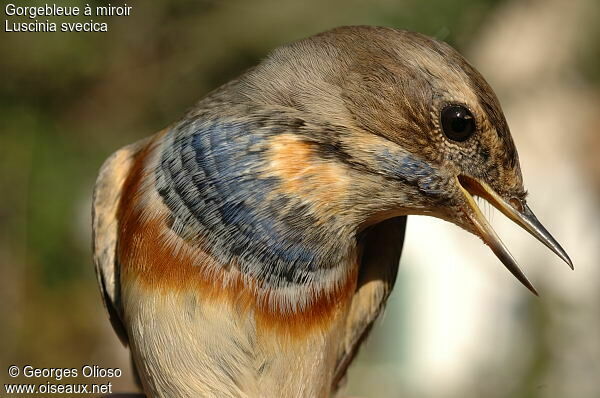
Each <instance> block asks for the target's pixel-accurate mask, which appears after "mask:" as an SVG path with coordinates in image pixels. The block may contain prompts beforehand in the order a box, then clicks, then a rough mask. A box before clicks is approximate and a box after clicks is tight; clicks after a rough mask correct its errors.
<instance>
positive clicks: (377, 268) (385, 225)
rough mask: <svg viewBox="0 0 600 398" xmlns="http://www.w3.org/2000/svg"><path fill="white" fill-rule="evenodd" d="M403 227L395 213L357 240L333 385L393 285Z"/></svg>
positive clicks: (365, 333) (383, 303) (380, 308)
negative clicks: (357, 259) (358, 253)
mask: <svg viewBox="0 0 600 398" xmlns="http://www.w3.org/2000/svg"><path fill="white" fill-rule="evenodd" d="M405 229H406V216H403V217H395V218H391V219H389V220H386V221H383V222H381V223H379V224H377V225H374V226H373V227H371V228H370V229H368V230H367V231H365V233H364V234H363V235H362V236H361V238H360V240H359V247H361V248H362V257H361V264H360V269H359V275H358V283H357V287H356V292H355V293H354V296H353V298H352V302H351V304H350V312H349V314H348V318H347V321H346V333H345V334H344V336H345V338H344V341H343V343H342V347H341V350H340V355H339V359H338V362H337V366H336V371H335V376H334V387H338V386H339V384H340V382H341V381H342V379H343V377H344V376H345V374H346V371H347V369H348V367H349V366H350V363H351V362H352V360H353V359H354V357H355V356H356V354H357V353H358V348H359V347H360V345H361V343H362V342H363V341H364V339H365V338H366V337H367V335H368V334H369V331H370V330H371V327H372V326H373V322H374V321H375V319H377V316H378V315H379V314H380V313H381V311H382V310H383V308H384V306H385V302H386V300H387V298H388V296H389V294H390V292H391V291H392V288H393V287H394V283H395V282H396V275H397V274H398V266H399V262H400V255H401V253H402V245H403V243H404V232H405Z"/></svg>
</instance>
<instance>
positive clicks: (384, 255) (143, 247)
mask: <svg viewBox="0 0 600 398" xmlns="http://www.w3.org/2000/svg"><path fill="white" fill-rule="evenodd" d="M474 196H479V197H482V198H484V199H486V200H487V201H489V202H490V203H491V204H492V205H493V206H495V207H496V208H497V209H499V210H500V211H501V212H502V213H504V214H505V215H506V216H508V217H509V218H510V219H511V220H513V221H514V222H516V223H517V224H518V225H520V226H521V227H523V228H524V229H525V230H527V231H528V232H529V233H531V234H532V235H533V236H535V237H536V238H537V239H539V240H540V241H541V242H542V243H544V244H545V245H546V246H548V247H549V248H550V249H551V250H552V251H554V252H555V253H556V254H557V255H558V256H559V257H561V258H562V259H563V260H564V261H566V262H567V263H568V264H569V265H570V266H572V264H571V261H570V260H569V258H568V256H567V254H566V253H565V251H564V250H563V249H562V248H561V247H560V246H559V244H558V243H557V242H556V241H555V240H554V239H553V238H552V236H551V235H550V234H549V233H548V232H547V231H546V230H545V229H544V227H543V226H542V224H540V222H539V221H538V220H537V219H536V217H535V216H534V215H533V213H532V212H531V210H530V209H529V207H528V206H527V204H526V192H525V189H524V187H523V181H522V176H521V170H520V167H519V160H518V156H517V150H516V148H515V145H514V143H513V140H512V138H511V135H510V131H509V128H508V125H507V123H506V120H505V118H504V115H503V113H502V110H501V109H500V104H499V103H498V100H497V98H496V96H495V95H494V93H493V91H492V89H491V88H490V87H489V85H488V84H487V83H486V82H485V80H484V79H483V78H482V77H481V75H480V74H479V73H478V72H477V71H476V70H475V69H474V68H473V67H472V66H471V65H469V64H468V63H467V62H466V61H465V60H464V59H463V58H462V57H461V56H460V55H459V54H458V53H457V52H456V51H455V50H453V49H452V48H451V47H450V46H448V45H447V44H445V43H442V42H440V41H437V40H434V39H431V38H428V37H426V36H423V35H421V34H418V33H411V32H406V31H401V30H395V29H390V28H379V27H368V26H355V27H342V28H337V29H334V30H331V31H328V32H325V33H321V34H319V35H316V36H313V37H309V38H307V39H304V40H300V41H298V42H295V43H292V44H289V45H286V46H283V47H280V48H278V49H276V50H274V51H273V52H272V53H271V54H270V55H269V56H268V57H267V58H266V59H265V60H264V61H263V62H261V63H260V64H259V65H257V66H256V67H254V68H253V69H251V70H249V71H248V72H246V73H245V74H243V75H242V76H240V77H239V78H237V79H235V80H233V81H231V82H229V83H228V84H226V85H224V86H222V87H220V88H218V89H217V90H215V91H213V92H212V93H210V94H209V95H208V96H207V97H205V98H204V99H202V100H201V101H200V102H198V103H197V104H196V105H195V106H194V107H193V109H191V110H190V111H189V112H188V113H187V114H186V115H185V116H184V117H183V118H182V119H181V120H179V121H178V122H176V123H174V124H172V125H171V126H169V127H168V128H167V129H165V130H163V131H161V132H159V133H157V134H155V135H153V136H151V137H149V138H146V139H143V140H141V141H139V142H136V143H134V144H131V145H129V146H127V147H124V148H122V149H120V150H118V151H117V152H115V153H114V154H113V155H112V156H111V157H110V158H109V159H108V160H107V161H106V162H105V163H104V165H103V166H102V169H101V170H100V174H99V177H98V181H97V184H96V188H95V193H94V204H93V206H94V209H93V211H94V217H93V224H94V225H93V227H94V260H95V263H96V269H97V271H98V280H99V284H100V287H101V290H102V293H103V297H104V300H105V304H106V306H107V309H108V312H109V314H110V318H111V321H112V323H113V326H114V328H115V330H116V332H117V334H118V335H119V336H120V338H121V339H122V341H123V342H124V343H125V344H128V345H129V347H130V349H131V353H132V357H133V360H134V362H135V365H136V367H137V370H138V372H139V376H140V380H141V383H142V386H143V390H144V392H145V394H146V395H147V396H148V397H188V396H189V397H192V396H193V397H196V396H203V397H204V396H205V397H209V396H210V397H213V396H214V397H221V396H236V397H237V396H240V397H264V396H284V397H322V396H329V395H330V394H332V393H333V392H334V391H335V390H336V389H337V387H338V385H339V383H340V380H341V379H342V377H343V376H344V374H345V372H346V369H347V367H348V366H349V364H350V363H351V362H352V359H353V358H354V356H355V354H356V352H357V349H358V347H359V346H360V344H361V342H362V341H363V340H364V338H365V337H366V335H367V334H368V332H369V330H370V329H371V326H372V324H373V321H374V320H375V319H376V318H377V315H378V314H379V313H380V311H381V309H382V308H383V306H384V304H385V302H386V300H387V297H388V295H389V293H390V291H391V290H392V288H393V285H394V281H395V278H396V274H397V269H398V262H399V258H400V254H401V248H402V242H403V238H404V230H405V223H406V216H407V215H411V214H420V215H430V216H434V217H439V218H442V219H444V220H447V221H450V222H452V223H454V224H456V225H458V226H460V227H462V228H464V229H466V230H467V231H469V232H472V233H473V234H475V235H477V236H479V237H480V238H481V239H483V241H484V242H485V243H486V244H487V245H488V246H490V248H491V249H492V250H493V252H494V253H495V254H496V255H497V256H498V258H499V259H500V261H501V262H502V263H503V264H504V265H505V266H506V267H507V268H508V270H509V271H510V272H511V273H513V274H514V275H515V276H516V277H517V278H518V279H519V280H520V281H521V282H522V283H523V284H524V285H525V286H527V287H528V288H529V289H530V290H531V291H532V292H535V290H534V288H533V286H532V285H531V283H529V281H528V280H527V278H526V277H525V276H524V275H523V273H522V272H521V271H520V269H519V268H518V266H517V265H516V262H515V261H514V259H513V258H512V256H511V255H510V254H509V252H508V250H507V249H506V248H505V246H504V245H503V244H502V242H501V241H500V239H499V238H498V236H497V235H496V234H495V232H494V230H493V229H492V228H491V227H490V225H489V223H488V222H487V221H486V219H485V218H484V216H483V215H482V213H481V211H480V210H479V208H478V206H477V204H476V203H475V201H474V199H473V197H474Z"/></svg>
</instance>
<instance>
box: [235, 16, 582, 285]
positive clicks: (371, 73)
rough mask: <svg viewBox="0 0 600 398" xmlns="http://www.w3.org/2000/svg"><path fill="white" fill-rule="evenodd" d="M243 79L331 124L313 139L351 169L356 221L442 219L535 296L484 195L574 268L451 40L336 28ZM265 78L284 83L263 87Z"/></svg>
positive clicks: (269, 98)
mask: <svg viewBox="0 0 600 398" xmlns="http://www.w3.org/2000/svg"><path fill="white" fill-rule="evenodd" d="M274 74H277V78H276V77H274ZM249 76H250V77H249V78H248V79H247V81H246V84H249V85H252V84H260V86H261V88H262V90H260V92H261V94H259V98H256V97H254V100H257V101H261V100H262V101H264V102H266V103H273V102H279V103H280V104H282V105H285V106H289V107H293V108H296V109H300V110H302V111H303V112H305V113H308V114H312V115H314V116H315V117H316V118H321V119H322V120H327V121H329V122H330V123H331V124H332V125H333V128H332V129H331V132H328V133H326V134H324V135H325V136H324V137H323V136H319V137H316V136H315V140H316V141H318V142H326V143H327V145H328V148H330V149H331V148H332V149H331V151H333V152H335V153H336V154H337V156H331V153H329V154H328V156H327V159H325V157H324V158H322V159H321V160H322V161H323V162H331V161H335V162H339V163H344V164H345V166H346V168H347V170H349V171H348V174H349V175H350V176H351V178H352V181H353V183H352V186H353V188H351V190H353V191H352V194H351V197H352V200H351V201H349V203H350V205H349V208H347V209H345V210H344V212H345V213H347V214H350V213H352V212H354V213H355V214H356V215H357V219H358V222H357V224H358V226H359V228H364V227H366V226H369V225H372V224H375V223H377V222H379V221H381V220H384V219H386V218H389V217H393V216H398V215H408V214H421V215H430V216H435V217H438V218H441V219H444V220H447V221H450V222H452V223H454V224H456V225H458V226H460V227H462V228H464V229H466V230H467V231H469V232H471V233H473V234H475V235H477V236H478V237H480V238H481V239H482V240H483V241H484V242H485V244H487V245H488V246H489V247H490V248H491V249H492V250H493V252H494V253H495V254H496V255H497V256H498V258H499V259H500V260H501V262H502V263H503V264H504V265H505V266H506V267H507V268H508V270H509V271H510V272H511V273H512V274H513V275H514V276H515V277H517V279H518V280H519V281H520V282H521V283H523V284H524V285H525V286H526V287H527V288H529V289H530V290H531V291H532V292H533V293H536V292H535V289H534V288H533V286H532V285H531V283H530V282H529V281H528V280H527V278H526V277H525V275H524V274H523V273H522V272H521V270H520V269H519V267H518V265H517V263H516V261H515V260H514V259H513V257H512V256H511V254H510V253H509V251H508V250H507V248H506V247H505V246H504V244H503V243H502V241H501V240H500V239H499V237H498V236H497V234H496V233H495V232H494V230H493V229H492V227H491V226H490V224H489V223H488V221H487V220H486V218H485V217H484V215H483V214H482V212H481V210H480V209H479V207H478V205H477V203H476V200H475V198H476V197H480V198H483V199H485V200H487V201H488V202H489V203H490V204H492V205H493V206H494V207H495V208H496V209H498V210H499V211H501V212H502V213H503V214H504V215H506V216H507V217H509V218H510V219H511V220H512V221H514V222H515V223H517V224H518V225H519V226H521V227H522V228H524V229H525V230H526V231H527V232H529V233H530V234H531V235H533V236H534V237H535V238H537V239H538V240H539V241H541V242H542V243H543V244H544V245H546V246H547V247H548V248H549V249H551V250H552V251H553V252H554V253H556V254H557V255H558V256H559V257H560V258H561V259H563V260H564V261H565V262H566V263H567V264H568V265H569V266H571V268H572V263H571V260H570V259H569V257H568V256H567V254H566V253H565V251H564V250H563V249H562V248H561V247H560V245H559V244H558V243H557V241H556V240H555V239H554V238H553V237H552V236H551V235H550V234H549V233H548V231H547V230H546V229H545V228H544V226H543V225H542V224H541V223H540V222H539V221H538V219H537V218H536V217H535V215H534V214H533V212H532V211H531V209H530V208H529V207H528V205H527V201H526V191H525V188H524V186H523V179H522V175H521V169H520V165H519V158H518V155H517V150H516V148H515V144H514V142H513V139H512V137H511V133H510V130H509V127H508V124H507V122H506V119H505V117H504V115H503V112H502V109H501V107H500V104H499V101H498V99H497V98H496V95H495V94H494V92H493V91H492V89H491V87H490V86H489V85H488V83H487V82H486V81H485V80H484V79H483V77H482V76H481V75H480V74H479V72H477V71H476V70H475V69H474V68H473V67H472V66H471V65H470V64H469V63H468V62H467V61H466V60H465V59H464V58H463V57H462V56H461V55H460V54H459V53H458V52H456V51H455V50H454V49H452V48H451V47H450V46H449V45H447V44H445V43H443V42H440V41H437V40H434V39H431V38H428V37H426V36H423V35H420V34H417V33H411V32H406V31H398V30H394V29H388V28H374V27H347V28H339V29H336V30H333V31H331V32H327V33H324V34H321V35H317V36H314V37H312V38H309V39H307V40H303V41H300V42H297V43H294V44H292V45H290V46H287V47H284V48H282V49H279V50H277V51H275V53H273V54H272V55H271V57H270V58H269V59H268V60H266V61H265V62H263V64H261V65H260V66H259V67H258V68H257V69H256V70H254V71H252V72H251V73H250V74H249ZM281 77H283V79H281ZM272 79H277V80H279V81H280V82H281V81H282V80H283V82H282V83H280V84H278V85H277V86H272V85H271V86H270V84H269V81H272ZM257 82H260V83H257ZM270 87H271V88H270ZM258 91H259V90H257V91H255V92H258ZM334 131H335V132H337V133H333V132H334ZM340 132H342V133H340ZM315 134H318V133H316V132H315ZM332 159H334V160H332Z"/></svg>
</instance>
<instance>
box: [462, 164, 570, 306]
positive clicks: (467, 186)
mask: <svg viewBox="0 0 600 398" xmlns="http://www.w3.org/2000/svg"><path fill="white" fill-rule="evenodd" d="M458 182H459V184H458V185H459V187H460V189H461V192H462V193H463V195H464V197H465V199H466V203H467V206H468V208H467V209H465V210H466V215H467V217H468V218H469V221H470V222H471V224H472V225H473V226H474V228H475V232H476V233H477V235H479V236H480V237H481V238H482V239H483V241H484V242H485V244H487V245H488V246H489V247H490V248H491V249H492V251H493V252H494V254H496V256H497V257H498V258H499V259H500V261H502V263H503V264H504V266H505V267H506V268H507V269H508V270H509V271H510V272H511V273H512V274H513V275H514V276H515V277H516V278H517V279H518V280H519V281H520V282H521V283H522V284H523V285H525V287H527V288H528V289H529V290H530V291H531V292H532V293H533V294H535V295H536V296H537V295H538V294H537V291H536V290H535V288H534V287H533V285H532V284H531V282H529V280H528V279H527V277H526V276H525V274H523V272H522V271H521V269H520V268H519V266H518V265H517V263H516V261H515V259H514V258H513V257H512V255H511V254H510V252H509V251H508V249H507V248H506V246H504V243H502V241H501V240H500V238H499V237H498V235H497V234H496V232H495V231H494V230H493V229H492V227H491V225H490V224H489V223H488V221H487V220H486V219H485V217H484V216H483V214H482V213H481V210H480V209H479V207H478V206H477V203H475V199H474V198H473V195H476V196H479V197H482V198H484V199H485V200H487V201H488V202H489V203H491V204H492V206H494V207H495V208H496V209H498V210H500V211H501V212H502V213H503V214H504V215H505V216H507V217H508V218H510V219H511V220H512V221H514V222H515V223H516V224H517V225H519V226H520V227H521V228H523V229H524V230H526V231H527V232H529V233H530V234H531V235H533V236H534V237H535V238H536V239H537V240H539V241H540V242H542V243H543V244H544V245H546V247H548V248H549V249H550V250H552V251H553V252H554V253H555V254H556V255H557V256H558V257H560V258H561V259H562V260H563V261H564V262H566V263H567V264H568V265H569V267H571V269H574V268H573V263H572V262H571V259H570V258H569V256H568V255H567V253H566V252H565V251H564V249H563V248H562V247H561V246H560V245H559V244H558V242H557V241H556V240H555V239H554V238H553V237H552V235H550V233H549V232H548V231H547V230H546V228H544V226H543V225H542V224H541V223H540V222H539V221H538V219H537V218H536V217H535V215H534V214H533V212H532V211H531V209H530V208H529V207H528V206H527V205H526V204H525V203H523V202H522V201H520V200H518V199H516V198H515V199H511V200H510V202H509V201H506V200H505V199H504V198H503V197H501V196H500V195H498V194H497V193H496V192H495V191H494V190H493V189H492V188H491V187H490V186H489V185H487V184H486V183H484V182H482V181H479V180H476V179H474V178H471V177H467V176H464V175H460V176H459V177H458Z"/></svg>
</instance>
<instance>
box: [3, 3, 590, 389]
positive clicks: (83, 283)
mask: <svg viewBox="0 0 600 398" xmlns="http://www.w3.org/2000/svg"><path fill="white" fill-rule="evenodd" d="M15 3H17V4H18V5H25V2H20V1H15ZM21 3H22V4H21ZM26 3H27V5H31V4H37V3H39V2H37V3H36V2H30V1H28V2H26ZM56 3H57V4H58V5H79V6H80V7H83V6H85V4H86V2H84V1H66V0H65V1H61V2H56ZM87 3H89V4H90V5H91V6H93V7H95V6H97V5H105V2H104V1H90V0H87ZM39 4H43V3H39ZM113 4H117V2H113ZM131 5H132V6H133V10H132V15H131V16H128V17H110V18H99V17H94V18H93V19H95V20H96V21H104V22H108V23H109V32H107V33H6V32H2V36H1V39H0V53H1V54H2V56H1V57H0V70H1V76H2V79H1V80H0V92H1V96H0V192H1V195H0V316H1V318H0V319H1V321H0V325H2V326H1V327H0V382H2V383H4V382H8V377H7V374H6V371H5V370H4V369H6V368H7V367H8V366H9V365H12V364H17V365H21V366H22V365H25V364H31V365H33V366H36V367H76V368H78V367H81V366H82V365H84V364H92V365H99V366H104V367H120V368H122V369H123V370H124V375H123V377H121V378H119V379H113V380H112V381H113V382H114V383H113V384H114V386H115V389H114V390H115V391H135V385H134V383H133V380H132V375H131V372H130V370H129V365H128V354H127V351H126V349H124V348H123V347H122V346H121V345H120V343H119V341H118V340H117V338H116V336H115V335H114V333H113V332H112V330H111V327H110V325H109V322H108V319H107V316H106V315H105V312H104V309H103V307H102V303H101V300H100V295H99V293H98V289H97V286H96V281H95V275H94V271H93V265H92V261H91V253H90V252H91V249H90V247H91V243H90V235H91V230H90V219H91V216H90V202H91V192H92V187H93V184H94V179H95V176H96V172H97V170H98V168H99V167H100V165H101V163H102V161H103V160H104V159H105V158H106V157H107V156H109V155H110V154H111V153H112V152H113V151H115V150H116V149H117V148H119V147H121V146H123V145H125V144H128V143H131V142H133V141H135V140H137V139H139V138H141V137H144V136H147V135H149V134H152V133H154V132H156V131H158V130H160V129H162V128H164V127H166V126H167V125H169V124H170V123H171V122H173V121H175V120H177V119H178V118H179V117H181V116H182V115H183V114H184V112H185V110H186V109H187V108H188V107H190V106H191V105H192V104H193V103H194V102H195V101H196V100H198V99H199V98H200V97H202V96H203V95H204V94H206V93H207V92H208V91H210V90H211V89H213V88H215V87H217V86H219V85H220V84H222V83H225V82H226V81H228V80H229V79H231V78H233V77H235V76H236V75H238V74H239V73H240V72H241V71H243V70H244V69H245V68H247V67H249V66H251V65H254V64H256V63H257V62H259V61H260V60H261V59H262V58H264V57H265V56H266V55H267V54H268V52H269V51H270V50H271V49H273V48H274V47H277V46H279V45H281V44H284V43H288V42H290V41H292V40H296V39H299V38H303V37H306V36H309V35H312V34H314V33H317V32H320V31H323V30H327V29H330V28H332V27H335V26H339V25H348V24H371V25H385V26H392V27H396V28H403V29H409V30H415V31H419V32H422V33H425V34H428V35H431V36H434V37H437V38H439V39H441V40H444V41H447V42H448V43H450V44H451V45H453V46H455V47H456V48H458V49H459V50H460V51H461V52H462V53H463V54H464V55H465V56H466V57H467V58H468V59H469V60H470V62H471V63H472V64H474V65H475V66H476V68H477V69H479V70H480V71H481V72H482V74H483V75H484V76H485V77H486V79H487V80H488V81H489V82H490V84H491V85H492V87H494V89H495V90H496V93H497V94H498V96H499V98H500V101H501V103H502V105H503V108H504V110H505V113H506V116H507V119H508V121H509V125H510V126H511V130H512V133H513V137H514V139H515V141H516V144H517V148H518V149H519V154H520V158H521V167H522V170H523V175H524V178H525V184H526V188H527V189H528V190H529V192H530V196H529V203H530V205H531V207H532V209H533V210H534V211H535V212H536V213H537V215H538V218H540V220H541V221H542V222H543V223H544V224H545V225H546V227H548V229H549V230H550V231H551V232H552V233H553V235H554V236H555V237H556V238H557V239H558V240H559V241H560V242H561V244H562V245H563V246H564V247H565V249H566V250H567V251H568V252H569V254H570V255H571V257H572V259H573V262H574V263H575V267H576V270H575V272H571V271H570V270H569V269H568V268H567V266H566V265H564V264H563V263H561V261H560V260H559V259H558V258H557V257H555V256H553V255H552V254H551V253H550V252H549V251H548V250H546V249H545V248H543V247H542V245H541V244H538V243H537V242H536V241H535V240H534V239H533V238H531V237H529V236H528V235H526V234H525V233H524V232H521V231H520V230H519V229H518V228H517V227H514V226H513V225H511V223H510V222H508V221H506V220H505V219H504V217H503V216H502V215H500V214H499V213H498V214H494V211H493V209H492V210H490V209H487V210H486V211H487V214H488V215H489V216H490V217H491V218H492V221H493V225H494V227H495V228H496V230H497V232H498V233H499V235H500V236H501V237H502V238H503V239H504V241H505V243H506V244H507V246H508V247H509V248H510V249H511V251H512V252H513V254H514V255H515V257H516V258H517V260H518V261H519V262H520V264H521V265H522V267H523V268H524V270H525V271H526V273H527V274H528V276H529V277H530V279H531V280H532V281H533V283H534V284H535V285H536V287H537V288H538V290H539V292H540V293H541V297H540V298H536V297H534V296H532V295H531V294H529V293H528V291H527V290H526V289H525V288H523V287H522V286H520V285H519V283H518V282H517V281H516V280H514V278H512V276H511V275H510V274H509V273H508V272H507V271H506V270H505V269H504V268H503V266H502V265H501V264H500V262H499V261H498V260H497V259H496V258H495V256H494V255H493V254H492V253H491V251H489V250H488V249H487V248H486V247H484V246H483V245H482V244H481V242H480V241H479V240H478V239H477V238H475V237H473V236H469V235H467V234H466V233H465V232H463V231H462V230H459V229H458V228H457V227H454V226H452V225H450V224H447V223H444V222H442V221H439V220H436V219H431V218H425V217H409V222H408V232H407V241H406V243H405V252H404V256H403V258H402V261H401V268H400V273H399V277H398V283H397V285H396V289H395V291H394V293H393V294H392V297H391V299H390V302H389V305H388V307H387V310H386V312H385V314H384V316H383V317H382V319H380V320H379V321H378V322H377V326H376V328H375V330H374V332H373V333H372V335H371V337H370V339H369V340H368V341H367V343H366V345H365V346H364V347H363V349H362V351H361V353H360V355H359V357H358V360H357V361H356V362H355V363H354V365H353V366H352V367H351V370H350V373H349V377H348V384H347V386H346V387H345V389H344V391H343V392H344V394H348V395H352V396H363V397H444V398H450V397H523V398H525V397H577V398H583V397H599V396H600V289H599V288H600V270H599V267H598V265H599V259H600V207H599V206H598V204H599V203H600V201H599V196H600V112H599V111H600V25H599V24H598V18H599V17H600V2H598V1H597V0H544V1H542V0H525V1H516V0H460V1H453V2H448V1H444V0H431V1H427V2H425V1H418V0H394V1H392V0H388V1H364V0H363V1H357V0H354V1H348V0H335V1H328V2H325V1H320V0H310V1H302V2H300V1H297V2H286V1H277V2H275V1H260V0H259V1H253V2H249V1H243V0H239V1H216V0H215V1H210V0H205V1H191V0H190V1H187V0H174V1H166V0H163V1H154V2H138V3H137V4H131ZM5 18H6V17H5ZM40 19H41V20H45V19H46V18H40ZM48 19H51V20H53V21H57V22H60V21H62V20H61V19H60V18H48ZM80 20H81V21H87V20H88V19H87V18H84V17H82V18H81V19H80ZM11 21H25V19H18V18H12V19H11ZM18 380H23V379H16V380H15V379H11V382H15V381H18ZM23 381H24V382H25V381H26V380H23ZM3 394H4V391H2V393H0V395H3Z"/></svg>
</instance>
